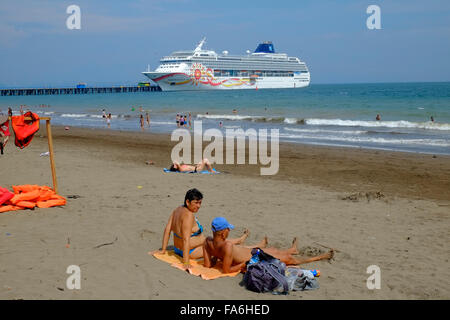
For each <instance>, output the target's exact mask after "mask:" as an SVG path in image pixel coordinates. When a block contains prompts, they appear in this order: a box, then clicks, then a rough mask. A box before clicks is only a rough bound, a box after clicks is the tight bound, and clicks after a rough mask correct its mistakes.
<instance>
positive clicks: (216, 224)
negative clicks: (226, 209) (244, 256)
mask: <svg viewBox="0 0 450 320" xmlns="http://www.w3.org/2000/svg"><path fill="white" fill-rule="evenodd" d="M211 227H212V231H213V232H216V231H220V230H223V229H227V228H228V229H234V226H233V225H232V224H230V223H228V221H227V219H225V218H224V217H217V218H214V220H213V221H212V223H211Z"/></svg>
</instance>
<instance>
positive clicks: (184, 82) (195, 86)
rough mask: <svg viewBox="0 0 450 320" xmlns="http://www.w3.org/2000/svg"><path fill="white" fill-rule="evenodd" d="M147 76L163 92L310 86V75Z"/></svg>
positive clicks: (163, 74) (175, 73) (183, 74)
mask: <svg viewBox="0 0 450 320" xmlns="http://www.w3.org/2000/svg"><path fill="white" fill-rule="evenodd" d="M143 74H144V75H145V76H147V77H148V78H149V79H151V80H152V81H154V82H155V83H156V84H158V85H159V87H160V88H161V90H163V91H184V90H232V89H253V90H258V89H281V88H303V87H306V86H308V85H309V83H310V78H309V73H306V74H305V73H303V74H301V75H298V76H297V75H294V76H293V77H270V76H264V77H257V78H250V77H214V76H212V75H211V74H210V73H208V74H207V75H201V76H200V77H199V76H197V77H196V76H195V75H189V74H187V73H183V72H167V73H164V72H143Z"/></svg>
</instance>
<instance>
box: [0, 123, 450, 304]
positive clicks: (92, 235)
mask: <svg viewBox="0 0 450 320" xmlns="http://www.w3.org/2000/svg"><path fill="white" fill-rule="evenodd" d="M53 140H54V149H55V162H56V173H57V177H58V187H59V194H60V195H62V196H64V197H67V198H68V201H67V205H66V206H65V207H57V208H49V209H35V210H24V211H15V212H9V213H3V214H0V284H1V286H0V299H169V300H170V299H199V300H205V299H223V300H225V299H281V300H284V299H288V300H290V299H293V300H299V299H449V298H450V271H449V270H450V268H449V266H450V264H449V258H450V252H449V247H448V243H450V233H449V226H450V221H449V217H450V157H449V156H441V155H437V156H433V155H430V154H413V153H401V152H387V151H378V150H367V149H355V148H330V147H317V146H308V145H300V144H297V145H296V144H281V145H280V170H279V173H278V174H277V175H275V176H260V174H259V169H260V166H259V165H217V166H215V167H216V168H217V169H218V170H219V171H221V172H222V173H221V174H218V175H202V174H174V173H164V172H163V170H162V169H163V168H164V167H168V166H169V165H170V162H171V160H170V152H171V148H172V146H173V145H174V144H175V142H171V141H170V137H169V136H168V135H162V134H151V133H148V132H144V133H141V132H119V131H109V130H102V129H95V130H94V129H82V128H74V127H71V128H70V130H68V131H66V130H64V128H63V127H53ZM46 151H48V145H47V138H46V136H45V129H44V127H43V128H42V129H41V130H40V131H39V132H38V133H37V135H36V136H35V138H34V140H33V141H32V142H31V144H30V146H29V147H27V148H25V149H23V150H20V149H18V148H17V147H15V146H14V141H10V142H9V144H8V145H7V147H6V149H5V154H4V155H2V156H0V165H1V166H0V167H1V178H0V186H2V187H6V188H8V189H10V190H12V189H11V186H12V185H21V184H38V185H48V186H52V179H51V171H50V164H49V158H48V157H45V156H42V157H41V156H40V154H41V153H43V152H46ZM150 160H151V161H153V162H154V164H153V165H147V164H146V162H147V161H150ZM193 187H195V188H198V189H199V190H200V191H201V192H202V193H203V195H204V199H203V204H202V208H201V209H200V211H199V213H198V217H199V220H200V222H201V223H202V224H203V226H204V227H205V233H206V235H211V227H210V223H211V220H212V219H213V218H214V217H216V216H224V217H226V218H227V219H228V220H229V221H230V223H232V224H234V225H235V226H236V229H235V230H233V231H232V232H231V236H233V237H236V236H239V235H241V234H242V232H243V230H244V229H245V228H248V229H249V230H250V236H249V238H248V239H247V241H246V243H247V244H252V243H256V242H258V241H259V240H260V239H261V238H262V237H263V236H265V235H267V236H268V238H269V245H270V246H275V247H279V248H284V247H288V246H289V245H290V244H291V241H292V239H293V238H294V237H298V239H299V247H300V249H301V251H302V252H303V253H304V254H306V255H308V254H317V253H323V252H326V251H327V250H328V249H327V248H326V247H332V248H335V249H337V250H338V251H337V252H336V254H335V258H334V259H333V260H332V261H320V262H317V263H311V264H307V265H303V266H302V267H304V268H305V269H319V270H320V271H321V276H320V278H318V281H319V284H320V288H319V289H317V290H312V291H304V292H291V293H290V294H289V295H287V296H276V295H272V294H264V295H262V294H256V293H253V292H251V291H248V290H246V289H245V287H242V286H241V285H240V282H241V281H242V275H238V276H236V277H234V278H220V279H216V280H210V281H206V280H202V279H201V278H199V277H195V276H192V275H189V274H187V273H185V272H182V271H180V270H178V269H175V268H173V267H170V266H169V265H168V264H167V263H164V262H161V261H159V260H157V259H155V258H154V257H152V256H150V255H148V252H149V251H151V250H156V249H159V248H160V247H161V239H162V234H163V228H164V226H165V224H166V222H167V219H168V217H169V215H170V213H171V212H172V210H173V209H175V208H176V207H177V206H179V205H181V204H182V203H183V200H184V195H185V193H186V191H187V190H188V189H190V188H193ZM171 243H172V240H170V244H171ZM67 244H70V245H69V246H66V245H67ZM69 265H78V266H80V269H81V278H82V279H81V289H80V290H69V289H67V287H66V279H67V277H68V276H69V275H68V274H66V269H67V267H68V266H69ZM370 265H377V266H379V267H380V270H381V289H375V290H369V289H368V288H367V286H366V280H367V278H368V277H369V276H370V275H369V274H367V273H366V269H367V267H368V266H370Z"/></svg>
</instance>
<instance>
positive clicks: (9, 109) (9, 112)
mask: <svg viewBox="0 0 450 320" xmlns="http://www.w3.org/2000/svg"><path fill="white" fill-rule="evenodd" d="M12 115H13V112H12V109H11V108H8V116H10V117H12Z"/></svg>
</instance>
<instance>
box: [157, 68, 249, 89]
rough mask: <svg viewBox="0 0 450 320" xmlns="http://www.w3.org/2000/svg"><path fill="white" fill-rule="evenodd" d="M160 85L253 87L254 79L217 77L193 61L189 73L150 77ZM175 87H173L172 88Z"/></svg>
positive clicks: (202, 87)
mask: <svg viewBox="0 0 450 320" xmlns="http://www.w3.org/2000/svg"><path fill="white" fill-rule="evenodd" d="M152 80H153V81H155V82H156V83H158V84H159V85H160V86H164V87H166V86H180V85H188V86H189V85H191V86H193V88H191V89H194V90H195V89H196V88H195V87H198V89H200V88H201V89H208V88H206V87H210V89H213V88H214V89H219V88H220V87H222V88H223V89H225V88H236V87H241V86H249V87H254V86H255V81H254V80H251V79H250V78H248V79H246V78H226V79H219V78H216V77H214V71H213V70H212V69H211V68H205V66H203V65H202V64H201V63H194V64H192V66H191V68H190V72H189V74H187V73H183V72H175V73H170V74H166V75H164V76H161V77H157V78H154V79H152ZM173 89H175V88H173ZM175 90H176V89H175Z"/></svg>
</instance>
